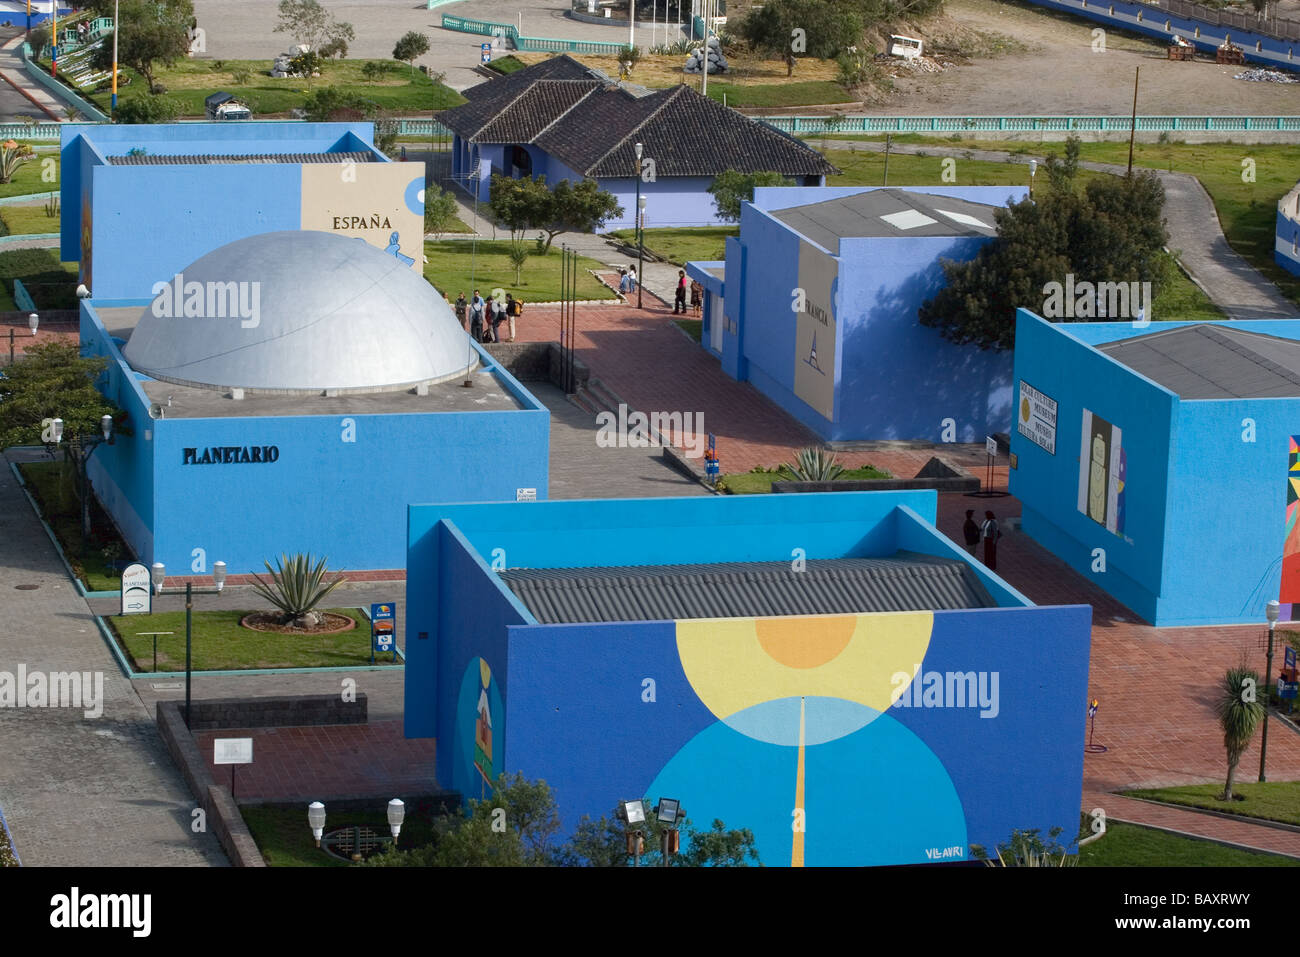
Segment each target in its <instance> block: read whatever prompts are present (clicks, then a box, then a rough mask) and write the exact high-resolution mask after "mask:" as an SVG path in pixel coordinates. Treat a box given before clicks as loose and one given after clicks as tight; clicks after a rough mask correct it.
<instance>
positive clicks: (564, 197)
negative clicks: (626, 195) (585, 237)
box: [535, 179, 623, 254]
mask: <svg viewBox="0 0 1300 957" xmlns="http://www.w3.org/2000/svg"><path fill="white" fill-rule="evenodd" d="M622 215H623V207H622V206H620V205H619V202H618V199H616V198H615V196H614V194H613V193H610V192H607V191H606V190H603V189H601V188H600V186H599V184H597V182H596V181H595V180H594V179H584V180H583V181H582V182H580V183H578V184H577V185H574V184H573V183H571V182H569V180H567V179H562V180H560V181H559V182H558V183H556V184H555V188H554V189H553V190H551V208H550V215H549V217H548V218H547V219H546V220H544V221H541V222H538V223H536V224H535V225H536V226H537V228H538V229H540V230H542V232H544V233H545V234H546V243H545V244H544V246H543V247H542V253H543V254H545V253H547V252H549V251H550V248H551V243H552V242H553V241H554V240H555V237H556V236H558V235H560V234H561V233H594V232H597V231H599V230H600V229H601V228H602V227H604V225H605V223H606V222H608V221H609V220H611V219H615V218H617V217H619V216H622Z"/></svg>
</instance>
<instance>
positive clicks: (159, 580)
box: [149, 562, 167, 595]
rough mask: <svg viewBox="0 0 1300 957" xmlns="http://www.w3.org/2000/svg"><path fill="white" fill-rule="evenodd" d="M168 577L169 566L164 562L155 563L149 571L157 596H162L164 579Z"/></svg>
mask: <svg viewBox="0 0 1300 957" xmlns="http://www.w3.org/2000/svg"><path fill="white" fill-rule="evenodd" d="M166 577H167V566H166V565H164V564H163V563H162V562H154V563H153V566H152V567H151V568H150V569H149V580H150V581H152V582H153V589H154V594H155V595H161V594H162V586H163V579H165V578H166Z"/></svg>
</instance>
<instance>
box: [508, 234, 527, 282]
mask: <svg viewBox="0 0 1300 957" xmlns="http://www.w3.org/2000/svg"><path fill="white" fill-rule="evenodd" d="M509 256H510V265H512V266H514V267H515V285H516V286H518V285H519V284H520V282H521V279H520V276H521V274H522V273H523V271H524V263H526V262H528V247H526V246H525V245H524V244H523V243H522V242H520V241H518V240H515V241H514V242H512V243H511V244H510V253H509Z"/></svg>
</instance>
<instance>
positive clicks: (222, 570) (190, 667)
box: [150, 562, 226, 731]
mask: <svg viewBox="0 0 1300 957" xmlns="http://www.w3.org/2000/svg"><path fill="white" fill-rule="evenodd" d="M166 577H167V566H166V565H164V564H163V563H162V562H154V563H153V568H152V569H151V570H150V578H151V579H152V581H153V584H154V589H155V590H156V591H157V592H158V594H162V583H163V579H164V578H166ZM212 581H213V584H215V585H216V586H217V594H221V590H222V589H223V588H225V587H226V563H225V562H213V563H212ZM193 618H194V583H193V582H192V581H186V582H185V729H186V730H187V731H188V730H189V727H190V687H191V684H192V682H193V678H194V659H193V657H192V655H191V652H192V645H193V636H194V623H193Z"/></svg>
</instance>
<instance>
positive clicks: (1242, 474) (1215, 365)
mask: <svg viewBox="0 0 1300 957" xmlns="http://www.w3.org/2000/svg"><path fill="white" fill-rule="evenodd" d="M1015 375H1016V380H1017V394H1016V404H1017V426H1016V429H1015V430H1014V431H1013V432H1012V434H1011V463H1012V471H1011V492H1012V494H1014V495H1015V496H1016V497H1017V498H1019V499H1020V501H1021V503H1022V505H1023V512H1022V516H1023V518H1022V521H1023V528H1024V531H1025V532H1026V533H1027V534H1029V535H1030V536H1031V537H1032V538H1034V539H1035V540H1036V541H1038V542H1039V543H1040V544H1041V545H1043V546H1044V547H1046V548H1047V549H1049V550H1050V551H1052V552H1053V553H1054V554H1056V555H1057V556H1058V557H1059V558H1061V559H1062V560H1064V561H1065V562H1067V563H1068V564H1069V565H1070V566H1071V567H1072V568H1074V569H1075V570H1076V571H1077V572H1079V574H1081V575H1084V576H1085V577H1087V578H1088V579H1089V580H1091V581H1093V582H1095V583H1096V584H1097V585H1098V586H1100V587H1101V588H1102V589H1104V590H1105V591H1107V592H1109V593H1110V594H1111V595H1113V596H1114V597H1115V598H1117V599H1118V600H1119V601H1121V602H1123V603H1124V604H1125V605H1127V606H1128V607H1129V608H1130V609H1132V610H1133V611H1134V612H1135V613H1136V614H1137V615H1139V616H1140V617H1141V618H1142V619H1144V620H1145V621H1148V622H1151V623H1153V624H1156V625H1206V624H1227V623H1234V622H1258V621H1263V615H1264V606H1265V603H1266V602H1268V601H1269V600H1270V599H1278V600H1279V601H1281V602H1283V604H1284V611H1285V613H1284V617H1285V618H1291V617H1292V613H1291V609H1290V607H1289V606H1291V605H1293V604H1294V603H1297V602H1300V543H1298V542H1297V540H1296V539H1297V536H1300V527H1297V524H1296V517H1297V516H1296V509H1297V487H1296V482H1297V480H1298V478H1297V477H1300V466H1298V465H1297V436H1298V435H1300V321H1297V320H1272V321H1268V320H1258V321H1241V322H1231V323H1229V322H1222V323H1181V322H1161V323H1157V324H1154V325H1152V324H1150V323H1146V324H1144V323H1142V322H1133V323H1129V322H1095V323H1063V324H1052V323H1049V322H1047V321H1045V320H1043V319H1042V318H1040V317H1038V316H1036V315H1035V314H1033V313H1031V312H1028V311H1027V310H1023V309H1022V310H1020V311H1019V312H1018V314H1017V321H1016V349H1015Z"/></svg>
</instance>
